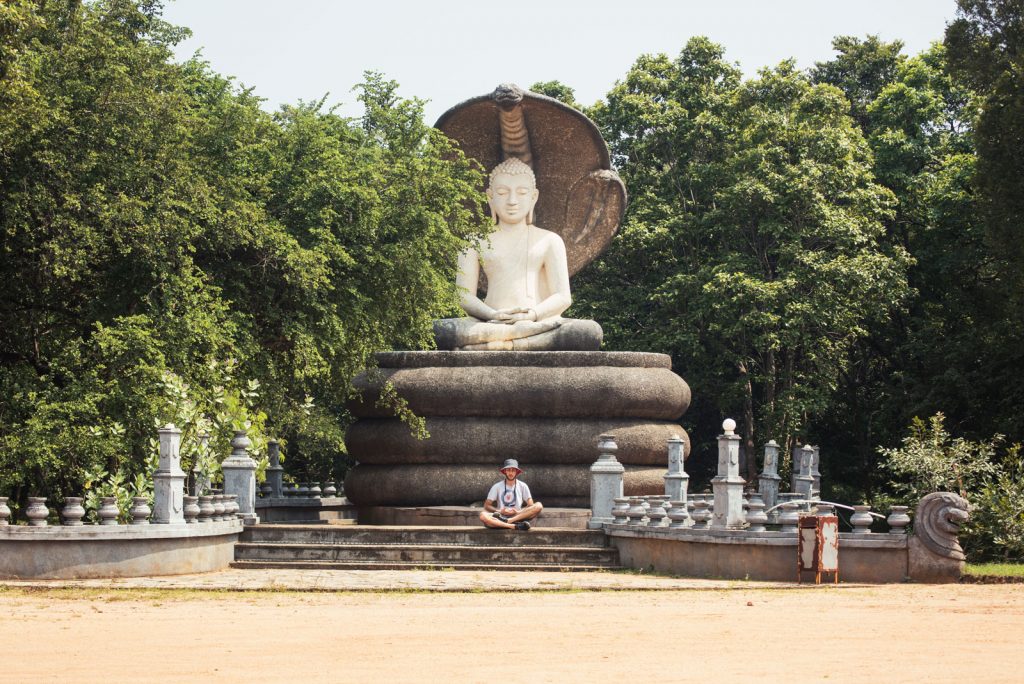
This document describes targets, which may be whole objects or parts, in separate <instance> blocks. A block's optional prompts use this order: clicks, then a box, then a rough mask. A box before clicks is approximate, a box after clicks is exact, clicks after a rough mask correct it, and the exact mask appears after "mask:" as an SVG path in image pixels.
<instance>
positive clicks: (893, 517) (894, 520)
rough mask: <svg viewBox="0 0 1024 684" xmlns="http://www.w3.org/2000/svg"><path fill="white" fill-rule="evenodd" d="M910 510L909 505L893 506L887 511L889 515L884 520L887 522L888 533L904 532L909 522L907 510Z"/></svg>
mask: <svg viewBox="0 0 1024 684" xmlns="http://www.w3.org/2000/svg"><path fill="white" fill-rule="evenodd" d="M909 510H910V506H893V507H892V509H891V510H890V512H889V517H888V518H886V519H885V522H887V523H889V534H906V533H907V525H909V524H910V515H909V514H908V513H907V511H909Z"/></svg>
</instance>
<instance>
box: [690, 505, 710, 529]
mask: <svg viewBox="0 0 1024 684" xmlns="http://www.w3.org/2000/svg"><path fill="white" fill-rule="evenodd" d="M710 520H711V513H710V512H709V511H708V502H707V501H706V500H704V499H700V500H698V501H694V502H693V529H695V530H706V529H708V522H709V521H710Z"/></svg>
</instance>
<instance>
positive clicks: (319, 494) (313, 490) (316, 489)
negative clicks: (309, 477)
mask: <svg viewBox="0 0 1024 684" xmlns="http://www.w3.org/2000/svg"><path fill="white" fill-rule="evenodd" d="M309 496H310V498H311V499H322V498H323V496H324V490H323V488H322V487H321V486H320V483H319V482H314V483H312V484H311V485H310V486H309Z"/></svg>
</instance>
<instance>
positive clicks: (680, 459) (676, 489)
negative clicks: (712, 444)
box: [665, 437, 690, 503]
mask: <svg viewBox="0 0 1024 684" xmlns="http://www.w3.org/2000/svg"><path fill="white" fill-rule="evenodd" d="M685 447H686V443H685V442H683V440H682V438H680V437H671V438H669V440H668V472H667V473H665V496H666V497H668V500H669V501H682V502H683V503H686V490H687V489H688V488H689V485H690V476H689V475H687V474H686V469H685V467H684V460H685V458H686V454H685V452H684V449H685Z"/></svg>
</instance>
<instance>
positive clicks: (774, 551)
mask: <svg viewBox="0 0 1024 684" xmlns="http://www.w3.org/2000/svg"><path fill="white" fill-rule="evenodd" d="M735 427H736V424H735V422H734V421H732V420H726V421H725V422H724V423H723V434H722V435H720V436H719V438H718V446H719V458H718V474H717V475H716V476H715V477H714V478H713V479H712V482H711V484H712V488H713V490H714V493H713V494H706V493H703V494H693V495H688V493H687V491H686V490H687V482H688V478H687V477H686V476H685V473H684V472H683V467H682V464H683V458H682V453H681V452H682V444H681V440H669V443H668V472H667V473H666V475H665V491H666V493H665V494H664V495H656V496H645V497H635V496H634V497H624V496H622V475H621V469H622V466H621V465H619V464H618V462H617V461H616V459H615V451H616V449H617V447H616V445H615V440H614V437H613V436H612V435H602V436H601V439H600V441H599V446H598V452H599V456H598V460H597V461H596V462H595V463H594V465H593V466H592V468H591V478H592V486H591V493H592V518H591V524H590V526H591V527H595V528H601V529H604V530H605V531H606V532H607V533H608V534H609V535H610V536H611V537H612V539H613V543H615V545H616V546H618V547H619V549H620V554H621V555H622V556H623V558H624V563H626V564H627V565H633V566H635V567H647V566H650V567H654V568H655V569H658V570H661V571H664V572H678V573H679V574H696V575H699V576H718V577H737V578H742V577H751V578H753V579H784V578H791V577H792V576H793V575H792V569H791V567H790V566H792V565H795V560H794V559H795V550H794V549H793V547H795V546H796V542H797V532H798V525H799V522H800V518H801V517H802V516H808V515H819V516H820V515H833V514H834V513H835V508H836V507H839V508H843V509H848V510H850V511H851V512H852V515H851V516H850V519H849V522H850V525H851V527H852V528H853V529H852V531H851V532H847V533H842V534H840V535H839V537H840V546H841V548H843V549H844V559H845V561H846V568H847V572H846V574H845V577H846V579H856V580H859V581H869V582H885V581H902V580H904V579H906V578H910V579H914V580H918V581H951V580H955V579H956V578H958V577H959V575H960V573H961V572H962V570H963V560H964V558H963V552H962V550H960V547H959V544H958V543H957V540H956V532H957V530H958V527H959V525H960V524H961V523H962V522H963V521H964V520H966V517H967V511H968V508H969V507H968V505H967V502H966V501H964V500H963V499H961V498H960V497H958V496H956V495H954V494H949V493H935V494H929V495H928V496H926V497H924V498H923V499H922V500H921V502H920V504H919V506H918V511H917V514H916V516H915V534H914V535H908V534H907V526H908V524H909V523H910V520H911V518H910V514H909V507H907V506H893V507H892V509H891V510H890V511H889V514H888V516H883V515H881V514H879V513H873V512H871V511H870V507H868V506H866V505H857V506H845V505H842V504H834V503H831V502H825V501H821V499H820V497H819V496H818V489H817V487H820V476H818V478H817V480H816V479H815V475H814V472H815V470H816V467H815V454H816V453H818V452H817V451H816V449H815V448H814V447H809V446H805V447H801V449H800V461H799V468H798V470H797V474H796V476H795V481H796V483H797V491H794V492H784V493H779V492H778V490H777V488H778V481H779V479H780V478H779V477H778V474H777V472H776V468H777V463H778V461H777V456H778V447H777V445H775V444H774V443H773V442H770V443H769V444H768V445H767V446H766V447H765V472H764V473H762V475H761V477H760V478H759V480H760V485H761V489H760V491H757V492H744V489H743V488H744V485H745V484H746V482H745V480H743V479H742V478H741V477H739V474H738V469H739V437H738V436H737V435H736V434H735ZM766 485H767V486H766ZM768 500H771V501H772V504H771V505H770V506H769V505H768ZM876 520H884V521H885V522H886V524H887V529H888V531H887V532H884V533H876V532H873V531H872V529H871V528H872V525H873V523H874V522H875V521H876ZM629 540H645V541H644V542H643V543H641V542H638V541H629ZM656 541H657V542H658V543H660V542H670V541H677V542H679V541H682V542H690V543H697V544H700V545H702V546H701V547H700V552H697V551H696V550H695V549H696V547H694V548H690V549H688V550H687V551H686V552H682V551H678V550H676V551H673V550H671V549H669V550H666V549H658V550H655V549H654V548H653V547H652V544H654V546H657V545H658V543H655V542H656ZM723 544H726V545H731V546H732V547H736V546H737V545H738V546H744V545H746V546H748V547H749V548H747V549H746V550H736V549H735V548H733V549H732V550H730V551H728V552H727V551H723V549H722V548H717V550H712V549H711V547H712V546H716V545H717V546H718V547H721V545H723ZM709 545H710V546H709ZM781 549H786V550H785V551H783V550H781ZM705 552H706V554H707V555H701V554H702V553H705ZM780 554H781V555H780ZM730 559H731V560H730Z"/></svg>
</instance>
